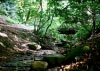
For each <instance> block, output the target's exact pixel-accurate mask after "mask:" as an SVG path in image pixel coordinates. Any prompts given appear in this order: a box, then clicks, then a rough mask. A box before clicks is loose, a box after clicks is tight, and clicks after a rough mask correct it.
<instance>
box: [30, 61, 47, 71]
mask: <svg viewBox="0 0 100 71" xmlns="http://www.w3.org/2000/svg"><path fill="white" fill-rule="evenodd" d="M47 67H48V63H47V62H45V61H34V62H33V63H32V65H31V68H32V69H31V70H33V71H40V70H41V71H45V70H46V69H47Z"/></svg>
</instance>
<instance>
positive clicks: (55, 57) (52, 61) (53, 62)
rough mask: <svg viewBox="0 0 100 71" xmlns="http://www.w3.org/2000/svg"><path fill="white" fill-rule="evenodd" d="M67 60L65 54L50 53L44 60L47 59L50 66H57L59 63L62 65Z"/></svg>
mask: <svg viewBox="0 0 100 71" xmlns="http://www.w3.org/2000/svg"><path fill="white" fill-rule="evenodd" d="M64 60H65V56H63V55H61V54H50V55H46V56H44V61H47V62H48V64H49V67H55V66H58V65H61V64H62V63H63V62H64Z"/></svg>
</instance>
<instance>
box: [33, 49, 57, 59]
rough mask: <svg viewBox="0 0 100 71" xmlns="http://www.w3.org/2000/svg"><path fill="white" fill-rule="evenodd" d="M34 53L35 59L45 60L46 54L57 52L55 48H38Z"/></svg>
mask: <svg viewBox="0 0 100 71" xmlns="http://www.w3.org/2000/svg"><path fill="white" fill-rule="evenodd" d="M33 54H34V59H35V60H43V58H44V56H45V55H49V54H56V52H55V51H53V50H38V51H34V52H33Z"/></svg>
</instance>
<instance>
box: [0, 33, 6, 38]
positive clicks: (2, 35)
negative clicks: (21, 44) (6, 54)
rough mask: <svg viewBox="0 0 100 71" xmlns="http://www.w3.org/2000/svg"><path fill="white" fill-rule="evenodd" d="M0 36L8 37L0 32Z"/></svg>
mask: <svg viewBox="0 0 100 71" xmlns="http://www.w3.org/2000/svg"><path fill="white" fill-rule="evenodd" d="M0 36H1V37H8V35H7V34H5V33H1V32H0Z"/></svg>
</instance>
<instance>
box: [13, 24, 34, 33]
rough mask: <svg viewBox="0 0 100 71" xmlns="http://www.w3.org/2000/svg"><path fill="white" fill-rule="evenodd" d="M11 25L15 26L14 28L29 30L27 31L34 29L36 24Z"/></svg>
mask: <svg viewBox="0 0 100 71" xmlns="http://www.w3.org/2000/svg"><path fill="white" fill-rule="evenodd" d="M11 26H12V27H14V28H18V29H22V30H27V31H33V30H34V26H29V25H25V24H12V25H11Z"/></svg>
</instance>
